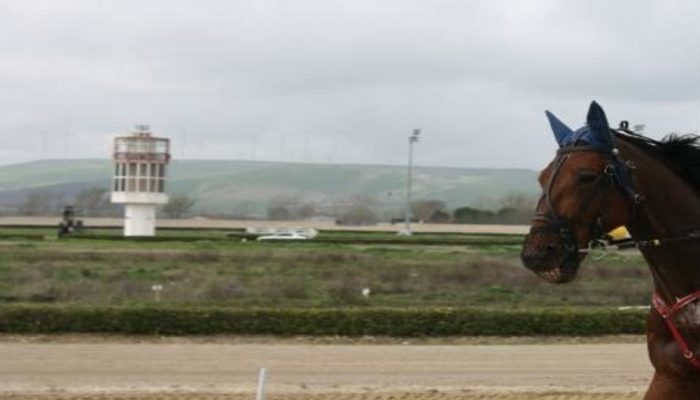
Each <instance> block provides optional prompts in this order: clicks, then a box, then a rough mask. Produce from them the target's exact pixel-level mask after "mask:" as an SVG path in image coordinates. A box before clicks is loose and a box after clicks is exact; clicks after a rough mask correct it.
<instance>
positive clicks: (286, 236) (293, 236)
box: [256, 232, 309, 241]
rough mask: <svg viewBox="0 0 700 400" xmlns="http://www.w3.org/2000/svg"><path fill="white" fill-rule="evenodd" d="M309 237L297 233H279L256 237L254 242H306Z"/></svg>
mask: <svg viewBox="0 0 700 400" xmlns="http://www.w3.org/2000/svg"><path fill="white" fill-rule="evenodd" d="M308 239H309V237H308V236H305V235H301V234H299V233H297V232H280V233H275V234H274V235H264V236H258V238H257V239H256V240H259V241H263V240H308Z"/></svg>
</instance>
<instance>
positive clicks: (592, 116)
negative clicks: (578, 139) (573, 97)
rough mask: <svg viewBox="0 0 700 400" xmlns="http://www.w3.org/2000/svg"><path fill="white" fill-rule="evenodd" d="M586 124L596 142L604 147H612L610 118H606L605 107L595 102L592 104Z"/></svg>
mask: <svg viewBox="0 0 700 400" xmlns="http://www.w3.org/2000/svg"><path fill="white" fill-rule="evenodd" d="M586 123H587V124H588V128H589V129H590V130H591V134H592V135H593V136H594V137H595V139H596V142H598V143H599V144H601V145H602V146H604V147H612V135H611V134H610V126H609V125H608V118H607V117H606V116H605V111H603V107H601V106H600V104H598V103H596V102H595V101H593V102H591V106H590V107H589V108H588V116H587V117H586Z"/></svg>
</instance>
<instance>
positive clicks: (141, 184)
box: [111, 125, 170, 236]
mask: <svg viewBox="0 0 700 400" xmlns="http://www.w3.org/2000/svg"><path fill="white" fill-rule="evenodd" d="M112 159H113V161H114V178H113V180H112V196H111V200H112V203H120V204H125V212H124V214H125V215H124V236H154V235H155V226H156V207H157V206H158V205H160V204H166V203H167V202H168V195H167V194H165V181H166V176H167V174H166V167H167V165H168V162H170V139H166V138H159V137H155V136H151V132H150V127H149V126H148V125H137V126H136V129H135V131H134V133H133V134H132V135H130V136H118V137H116V138H114V148H113V157H112Z"/></svg>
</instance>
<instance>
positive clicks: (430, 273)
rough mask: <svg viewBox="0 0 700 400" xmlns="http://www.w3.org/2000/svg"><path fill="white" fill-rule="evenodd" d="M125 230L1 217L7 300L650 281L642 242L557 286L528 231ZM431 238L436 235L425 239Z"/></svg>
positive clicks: (345, 294) (552, 300) (599, 301)
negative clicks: (79, 232) (534, 253)
mask: <svg viewBox="0 0 700 400" xmlns="http://www.w3.org/2000/svg"><path fill="white" fill-rule="evenodd" d="M118 234H119V233H118V232H116V231H110V230H100V231H93V232H87V234H86V235H84V236H82V237H81V238H73V239H60V240H59V239H57V238H56V237H55V234H54V230H52V229H37V228H21V229H20V228H15V229H0V249H1V251H2V257H0V302H4V303H57V304H86V305H145V304H152V303H154V302H155V295H154V293H153V291H152V290H151V287H152V286H153V285H156V284H158V285H162V286H163V290H162V292H161V293H160V303H161V304H163V305H174V306H180V305H182V306H234V307H338V306H341V307H342V306H363V307H409V306H410V307H429V306H454V307H461V306H489V307H508V308H512V307H542V306H545V307H546V306H622V305H638V304H647V302H648V296H649V293H651V286H650V279H649V277H648V274H647V271H646V266H645V263H644V261H643V259H642V258H641V256H639V255H638V254H637V253H624V254H612V255H609V256H608V257H606V258H605V259H604V260H601V261H587V262H585V263H584V265H583V266H582V268H581V271H580V276H579V278H578V279H577V280H576V282H574V283H571V284H567V285H558V286H554V285H550V284H548V283H545V282H543V281H541V280H540V279H539V278H537V277H535V276H534V275H533V274H532V273H530V272H529V271H527V270H526V269H525V268H523V267H522V266H521V265H520V262H519V251H520V246H519V245H518V244H516V243H519V242H520V240H521V239H522V238H519V237H513V236H499V235H479V236H473V235H457V234H450V235H439V234H437V235H416V236H414V237H412V238H409V239H404V240H403V241H399V242H396V243H390V242H389V239H391V238H393V236H391V235H387V234H379V233H353V234H350V233H343V232H340V233H335V234H331V233H322V234H321V235H319V240H320V239H323V238H326V239H328V238H335V239H339V238H344V240H345V241H341V242H340V243H324V242H313V241H312V242H308V243H259V242H255V241H250V240H248V241H241V240H240V238H238V237H228V236H227V232H224V231H164V232H160V233H159V237H160V238H161V240H159V241H133V240H109V238H110V237H112V236H113V235H118ZM353 238H354V239H358V240H357V241H356V242H354V241H353ZM369 238H375V239H376V238H383V239H382V240H386V241H387V242H386V243H372V241H368V240H367V239H369ZM428 238H432V239H434V240H435V242H431V243H429V244H422V243H421V241H423V242H425V240H426V239H428ZM166 239H167V240H166ZM185 239H186V240H185ZM442 239H444V240H446V244H438V243H437V241H439V240H442ZM460 243H476V244H472V245H463V244H460ZM504 243H506V244H504ZM508 243H509V244H508ZM365 287H366V288H369V289H370V290H371V294H370V296H369V298H365V297H363V296H362V294H361V291H362V289H363V288H365Z"/></svg>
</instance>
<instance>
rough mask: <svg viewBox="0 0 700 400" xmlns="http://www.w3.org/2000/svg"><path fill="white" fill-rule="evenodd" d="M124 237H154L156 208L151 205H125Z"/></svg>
mask: <svg viewBox="0 0 700 400" xmlns="http://www.w3.org/2000/svg"><path fill="white" fill-rule="evenodd" d="M124 214H125V215H124V236H155V235H156V206H155V205H153V204H126V210H125V213H124Z"/></svg>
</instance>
